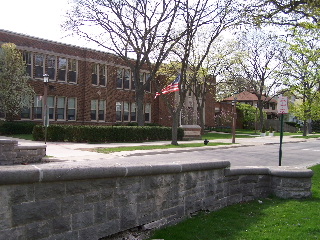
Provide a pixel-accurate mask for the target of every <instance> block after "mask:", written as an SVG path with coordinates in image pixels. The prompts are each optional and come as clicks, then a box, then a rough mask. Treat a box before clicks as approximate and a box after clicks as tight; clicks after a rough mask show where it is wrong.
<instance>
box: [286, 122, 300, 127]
mask: <svg viewBox="0 0 320 240" xmlns="http://www.w3.org/2000/svg"><path fill="white" fill-rule="evenodd" d="M285 123H286V124H287V125H289V126H291V127H296V128H300V127H301V126H300V124H299V123H296V122H285Z"/></svg>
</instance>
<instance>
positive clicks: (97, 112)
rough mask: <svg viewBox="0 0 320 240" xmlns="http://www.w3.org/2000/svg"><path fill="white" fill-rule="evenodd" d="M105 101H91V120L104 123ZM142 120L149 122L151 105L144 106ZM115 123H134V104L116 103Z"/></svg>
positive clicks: (135, 119) (135, 117)
mask: <svg viewBox="0 0 320 240" xmlns="http://www.w3.org/2000/svg"><path fill="white" fill-rule="evenodd" d="M105 107H106V101H105V100H91V120H92V121H96V120H97V121H105ZM144 118H145V121H146V122H150V121H151V104H150V103H147V104H145V106H144ZM116 121H117V122H136V121H137V109H136V103H129V102H116Z"/></svg>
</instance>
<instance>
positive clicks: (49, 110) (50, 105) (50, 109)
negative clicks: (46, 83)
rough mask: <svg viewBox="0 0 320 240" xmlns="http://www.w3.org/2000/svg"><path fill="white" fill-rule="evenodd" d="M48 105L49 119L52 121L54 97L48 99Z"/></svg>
mask: <svg viewBox="0 0 320 240" xmlns="http://www.w3.org/2000/svg"><path fill="white" fill-rule="evenodd" d="M47 105H48V113H49V119H50V120H54V109H55V106H54V97H53V96H49V97H48V98H47Z"/></svg>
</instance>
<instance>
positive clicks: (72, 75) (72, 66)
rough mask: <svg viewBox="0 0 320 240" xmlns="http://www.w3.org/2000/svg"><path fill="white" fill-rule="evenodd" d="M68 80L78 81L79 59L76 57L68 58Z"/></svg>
mask: <svg viewBox="0 0 320 240" xmlns="http://www.w3.org/2000/svg"><path fill="white" fill-rule="evenodd" d="M68 82H71V83H76V82H77V60H75V59H69V60H68Z"/></svg>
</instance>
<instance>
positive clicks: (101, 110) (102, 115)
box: [98, 100, 106, 121]
mask: <svg viewBox="0 0 320 240" xmlns="http://www.w3.org/2000/svg"><path fill="white" fill-rule="evenodd" d="M98 110H99V111H98V119H99V121H104V120H105V112H106V100H99V109H98Z"/></svg>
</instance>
